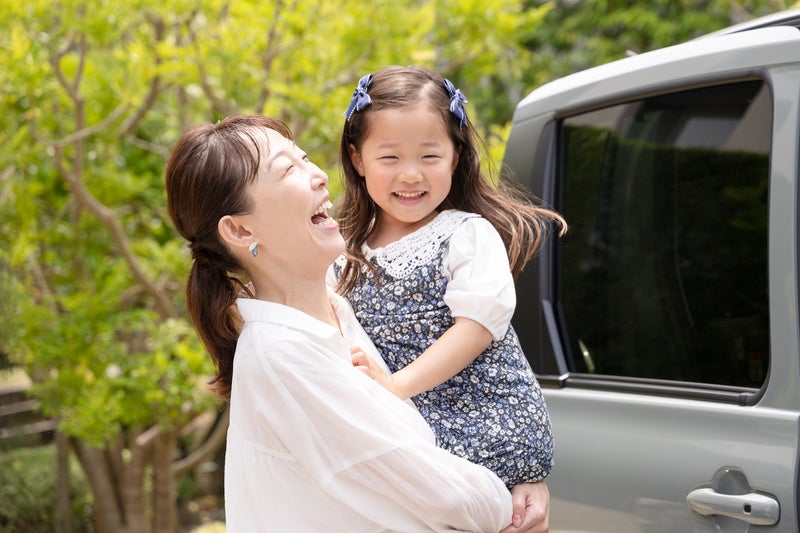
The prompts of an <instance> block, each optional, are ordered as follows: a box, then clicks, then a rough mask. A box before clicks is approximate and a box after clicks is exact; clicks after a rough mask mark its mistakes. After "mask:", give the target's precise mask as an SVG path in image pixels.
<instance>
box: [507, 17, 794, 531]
mask: <svg viewBox="0 0 800 533" xmlns="http://www.w3.org/2000/svg"><path fill="white" fill-rule="evenodd" d="M798 20H800V10H796V11H788V12H784V13H781V14H779V15H777V16H773V17H770V18H769V19H765V20H759V21H756V22H753V23H750V24H748V25H747V26H737V27H733V28H730V29H728V30H725V31H722V32H717V33H714V34H711V35H709V36H706V37H703V38H700V39H696V40H693V41H690V42H687V43H684V44H680V45H677V46H673V47H669V48H665V49H661V50H657V51H653V52H648V53H645V54H641V55H637V56H632V57H628V58H625V59H622V60H619V61H616V62H613V63H610V64H607V65H603V66H600V67H597V68H593V69H589V70H587V71H583V72H579V73H576V74H573V75H571V76H568V77H565V78H562V79H559V80H556V81H553V82H551V83H549V84H547V85H544V86H542V87H540V88H539V89H537V90H535V91H534V92H532V93H531V94H530V95H529V96H527V97H526V98H525V99H524V100H523V101H522V102H520V103H519V105H518V107H517V109H516V112H515V114H514V118H513V126H512V129H511V133H510V136H509V140H508V143H507V149H506V155H505V159H504V163H505V164H506V165H507V167H509V168H510V170H511V171H512V172H513V173H514V175H515V176H516V178H517V179H518V180H519V181H521V182H522V183H523V184H524V185H525V186H527V187H529V188H530V190H531V191H533V192H534V193H535V194H536V195H537V196H539V197H540V198H541V199H543V200H544V201H545V202H546V203H548V204H549V205H552V206H553V207H555V208H556V209H558V210H559V211H560V212H561V213H563V214H564V216H565V217H566V219H567V221H568V223H569V225H570V229H569V233H568V234H567V235H566V236H565V237H564V238H562V239H552V240H551V242H550V243H549V245H548V247H547V248H546V249H545V250H543V252H542V253H541V254H540V256H539V257H538V259H537V260H536V262H535V263H534V264H533V265H530V266H529V267H528V268H527V269H526V271H525V272H524V273H523V275H522V276H521V277H520V279H519V280H518V283H517V290H518V305H517V312H516V314H515V318H514V325H515V328H516V329H517V331H518V333H519V336H520V339H521V341H522V343H523V347H524V349H525V351H526V353H527V355H528V357H529V359H530V361H531V364H532V365H533V367H534V370H535V371H536V372H537V375H538V377H539V380H540V382H541V384H542V387H543V389H544V392H545V396H546V399H547V404H548V407H549V409H550V412H551V417H552V423H553V430H554V434H555V439H556V444H555V445H556V454H555V461H556V462H555V468H554V471H553V473H552V474H551V476H550V477H549V478H548V485H549V487H550V491H551V497H552V508H551V531H552V532H553V533H557V532H589V531H607V532H614V533H620V532H638V531H643V532H644V531H647V532H717V531H723V532H746V531H759V532H761V531H764V532H777V531H781V532H796V531H799V530H800V522H799V518H798V472H799V471H798V450H799V449H800V448H799V447H798V438H799V437H800V427H799V426H800V312H799V311H800V309H799V307H800V289H798V283H800V269H799V268H798V266H799V265H798V263H799V261H800V248H799V247H798V246H799V245H800V235H799V234H798V213H799V208H798V205H799V204H800V188H799V187H798V183H799V182H798V171H799V169H800V155H799V153H800V30H798V29H797V27H795V24H797V21H798Z"/></svg>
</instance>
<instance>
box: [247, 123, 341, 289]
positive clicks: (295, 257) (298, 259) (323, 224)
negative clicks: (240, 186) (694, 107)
mask: <svg viewBox="0 0 800 533" xmlns="http://www.w3.org/2000/svg"><path fill="white" fill-rule="evenodd" d="M265 132H266V133H265V136H264V139H263V142H262V143H261V146H260V148H261V154H262V156H261V162H260V165H259V167H260V168H259V172H258V177H257V179H256V181H255V182H254V183H253V185H252V186H251V189H250V194H251V195H252V198H253V209H252V211H251V212H250V213H249V214H247V215H243V216H242V220H243V222H245V223H246V224H247V225H248V227H249V228H250V231H251V232H252V234H253V238H254V240H255V241H256V242H258V246H259V256H258V258H257V259H264V258H262V256H261V254H265V256H266V257H265V258H267V259H268V260H269V261H270V266H271V267H272V268H274V267H275V266H276V263H275V262H277V265H280V266H283V267H286V268H289V269H291V270H292V271H294V272H296V273H297V275H302V274H303V273H305V272H314V273H316V272H317V271H318V270H319V269H323V270H324V269H327V267H328V266H329V265H330V264H331V262H333V260H334V259H335V258H336V257H337V256H338V255H339V254H340V253H342V251H344V239H343V238H342V235H341V234H340V233H339V224H338V223H337V222H336V221H335V220H334V219H333V218H331V217H329V216H328V215H327V209H328V207H329V206H330V199H329V194H328V176H327V175H326V174H325V173H324V172H323V171H322V170H321V169H320V168H319V167H318V166H317V165H315V164H314V163H312V162H311V161H309V160H308V156H307V155H306V153H305V152H304V151H303V150H301V149H300V148H299V147H298V146H297V145H296V144H294V142H293V141H291V140H289V139H287V138H285V137H283V136H282V135H281V134H279V133H278V132H276V131H274V130H265Z"/></svg>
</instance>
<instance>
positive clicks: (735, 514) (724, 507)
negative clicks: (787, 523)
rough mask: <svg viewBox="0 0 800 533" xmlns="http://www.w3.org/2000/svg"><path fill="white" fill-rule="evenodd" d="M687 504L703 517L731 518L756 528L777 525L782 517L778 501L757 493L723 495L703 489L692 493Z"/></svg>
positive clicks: (712, 490) (709, 489) (687, 498)
mask: <svg viewBox="0 0 800 533" xmlns="http://www.w3.org/2000/svg"><path fill="white" fill-rule="evenodd" d="M686 503H688V504H689V507H691V508H692V509H693V510H694V511H695V512H697V513H699V514H701V515H703V516H713V515H721V516H729V517H731V518H736V519H737V520H742V521H744V522H747V523H748V524H752V525H754V526H771V525H774V524H777V523H778V519H779V518H780V516H781V506H780V504H779V503H778V500H776V499H775V498H773V497H771V496H766V495H764V494H758V493H756V492H750V493H748V494H721V493H719V492H717V491H715V490H714V489H711V488H702V489H696V490H693V491H692V492H690V493H689V494H688V495H687V496H686Z"/></svg>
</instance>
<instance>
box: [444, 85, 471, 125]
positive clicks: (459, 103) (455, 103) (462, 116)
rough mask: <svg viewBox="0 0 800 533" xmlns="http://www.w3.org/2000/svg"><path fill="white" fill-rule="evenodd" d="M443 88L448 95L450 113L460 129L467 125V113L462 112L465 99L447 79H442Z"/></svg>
mask: <svg viewBox="0 0 800 533" xmlns="http://www.w3.org/2000/svg"><path fill="white" fill-rule="evenodd" d="M444 87H445V89H447V92H448V94H450V112H451V113H452V114H454V115H455V116H456V118H457V119H458V129H461V128H462V127H463V126H464V124H466V123H467V112H466V111H464V104H466V103H467V98H466V97H465V96H464V95H463V94H462V93H461V91H459V90H458V89H456V86H455V85H453V82H451V81H450V80H448V79H447V78H445V79H444Z"/></svg>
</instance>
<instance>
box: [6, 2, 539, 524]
mask: <svg viewBox="0 0 800 533" xmlns="http://www.w3.org/2000/svg"><path fill="white" fill-rule="evenodd" d="M545 10H546V8H541V9H534V10H528V11H526V12H523V11H522V9H521V6H520V5H519V3H518V2H513V1H509V0H472V1H470V2H456V1H445V0H439V1H437V2H429V3H420V2H412V1H405V2H396V1H390V0H377V1H375V2H356V1H354V0H336V1H329V0H325V1H322V0H318V1H304V2H301V1H294V0H274V1H266V2H265V1H250V0H238V1H223V0H205V1H203V2H198V1H195V0H191V1H190V0H166V1H159V2H156V1H153V0H131V1H130V2H123V3H120V2H114V1H111V0H93V1H91V2H86V1H85V0H60V1H56V2H53V1H52V0H29V1H26V2H4V3H2V5H0V45H2V47H3V50H4V54H3V55H2V56H1V57H0V112H1V113H2V116H3V117H4V126H3V127H2V128H0V160H2V161H3V163H4V164H3V165H2V166H0V168H3V169H4V170H3V171H2V172H0V191H2V192H1V193H0V206H2V207H1V208H0V222H1V223H2V225H3V228H4V231H3V232H2V235H0V265H2V269H0V274H2V275H0V280H2V281H3V283H2V288H3V290H4V293H5V296H4V299H3V301H4V302H6V307H4V308H3V310H4V315H6V316H4V318H5V320H4V324H3V332H4V333H3V335H2V337H0V343H2V346H3V348H4V349H5V350H6V351H8V352H9V354H10V355H11V357H12V358H13V359H14V361H15V362H17V363H18V364H22V365H24V367H25V368H26V369H27V370H28V372H29V374H30V375H31V376H32V378H33V380H34V383H35V385H34V391H33V392H34V393H35V395H36V396H37V397H38V398H39V399H40V400H41V402H42V403H41V405H42V407H43V409H44V410H45V412H47V413H48V414H50V415H52V416H54V417H57V418H58V420H59V423H60V426H59V427H60V431H62V432H64V433H66V434H68V435H69V436H70V437H71V439H72V443H73V448H74V451H75V453H76V456H77V457H78V459H79V460H80V462H81V465H82V467H83V469H84V472H85V475H86V477H87V480H88V482H89V484H90V486H91V487H92V491H93V494H94V499H95V505H94V508H95V511H96V513H97V522H98V524H97V527H98V531H115V532H116V531H131V532H133V531H173V530H174V529H175V512H174V501H175V476H176V475H178V474H180V472H182V471H184V470H185V469H187V468H190V467H191V466H193V465H194V464H196V463H197V461H199V460H200V458H201V457H202V456H203V455H204V454H206V455H207V454H208V453H209V450H210V447H209V446H205V447H202V446H201V447H200V448H199V450H195V451H196V452H197V453H194V454H192V453H190V452H191V450H190V452H183V451H178V450H179V449H180V450H183V449H184V448H185V446H183V445H181V446H180V447H179V446H178V444H179V443H180V442H181V439H183V438H184V436H185V432H186V430H187V428H190V427H192V424H193V421H194V420H195V419H196V418H197V417H198V416H199V415H201V414H203V413H205V412H208V411H209V410H213V409H214V407H215V406H214V400H213V398H212V396H211V395H210V393H208V391H207V390H206V387H205V384H204V381H205V380H206V379H207V378H208V376H210V375H211V374H212V373H213V369H212V368H211V367H210V362H209V358H208V357H207V356H206V355H205V353H204V351H203V349H202V347H201V345H200V343H199V342H198V340H197V337H196V336H195V334H194V333H193V331H192V330H191V328H190V327H189V325H188V323H187V321H186V320H185V318H184V315H185V312H184V303H183V292H182V291H183V286H184V280H185V275H186V272H187V271H188V254H187V252H186V249H185V247H184V245H183V243H182V242H181V240H180V239H179V238H177V236H176V234H175V232H174V231H173V229H172V228H171V226H170V224H169V221H168V217H167V214H166V209H165V197H164V187H163V168H164V162H165V161H164V160H165V157H166V155H167V154H168V152H169V149H170V147H171V145H172V143H174V142H175V140H176V139H177V138H178V136H179V134H180V133H181V132H182V131H184V130H186V129H187V128H188V127H189V126H191V125H193V124H195V123H198V122H202V121H214V120H217V119H219V118H220V117H223V116H226V115H231V114H236V113H252V112H257V113H265V114H268V115H272V116H275V117H278V118H280V119H282V120H284V121H285V122H286V123H287V124H289V125H290V127H291V128H292V129H293V130H294V132H295V134H296V136H297V137H298V139H299V143H300V144H301V145H302V146H303V148H304V149H306V150H307V151H309V153H310V155H311V157H312V159H313V160H315V161H318V162H319V163H320V164H321V166H323V167H324V168H326V169H327V170H328V172H329V174H330V175H331V177H332V178H334V177H335V176H336V175H337V174H338V171H337V170H336V169H337V159H336V158H337V155H336V154H337V140H338V139H337V137H338V135H339V132H340V128H341V122H342V116H341V115H342V112H343V110H344V108H345V107H346V106H347V103H348V101H349V98H350V94H351V92H352V89H353V86H354V85H355V82H356V81H357V80H358V78H359V77H360V76H362V75H363V74H364V73H365V72H368V71H371V70H375V69H377V68H380V67H382V66H385V65H387V64H410V63H416V64H423V65H426V66H430V67H433V68H437V69H439V70H441V71H442V72H443V73H444V74H445V75H447V76H450V77H453V78H454V81H456V82H457V83H461V82H467V83H469V84H470V85H473V86H475V87H477V88H480V87H481V86H482V83H483V82H484V79H489V78H490V77H491V76H496V71H499V72H504V71H506V72H511V71H512V70H514V69H515V68H516V69H518V68H519V66H516V67H515V65H516V64H517V63H518V62H519V61H520V59H521V58H525V57H526V56H527V55H529V52H527V51H526V50H525V49H524V48H522V47H521V46H520V45H519V42H518V41H519V40H518V36H519V35H520V32H521V31H522V26H523V25H528V24H534V23H536V22H537V21H538V20H539V19H540V18H541V14H542V13H543V12H544V11H545ZM495 81H496V82H498V83H501V82H502V83H506V82H507V81H508V83H513V79H509V80H506V78H505V77H504V76H502V75H500V76H497V77H496V78H495ZM478 90H479V89H478ZM465 92H467V93H469V90H467V89H465ZM481 99H482V98H478V101H480V100H481ZM476 103H477V102H476ZM507 108H508V107H507ZM470 111H471V112H472V113H473V119H475V120H477V121H480V120H481V118H480V117H481V116H482V115H483V113H482V112H481V110H480V109H479V108H478V107H477V105H473V106H472V107H471V108H470ZM5 274H7V275H5ZM219 427H223V429H224V419H223V420H222V421H221V423H220V425H218V426H217V429H219ZM216 434H217V435H218V436H219V435H220V434H224V433H222V432H220V431H217V433H216ZM176 459H177V460H176ZM148 472H150V474H148ZM148 477H151V481H149V482H148V481H147V478H148Z"/></svg>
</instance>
